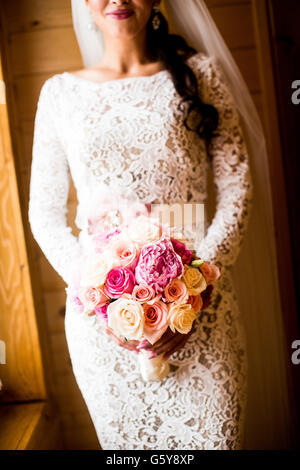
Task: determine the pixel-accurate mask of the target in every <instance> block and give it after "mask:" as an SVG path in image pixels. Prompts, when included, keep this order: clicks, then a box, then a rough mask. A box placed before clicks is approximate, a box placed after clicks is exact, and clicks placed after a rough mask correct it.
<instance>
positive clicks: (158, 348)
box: [136, 323, 195, 361]
mask: <svg viewBox="0 0 300 470" xmlns="http://www.w3.org/2000/svg"><path fill="white" fill-rule="evenodd" d="M194 331H195V326H194V323H193V326H192V329H191V331H190V332H189V333H188V334H186V335H183V334H181V333H178V332H176V333H173V332H172V330H171V329H170V328H168V329H167V331H166V332H165V333H164V334H163V335H162V337H161V338H160V340H159V341H157V342H156V343H155V344H153V345H152V344H151V343H149V341H147V340H143V341H141V342H140V345H138V346H137V347H136V349H137V350H138V351H139V350H141V349H145V350H147V351H152V354H151V355H150V356H149V359H153V358H154V357H156V356H158V355H159V354H163V353H164V355H163V359H164V360H165V361H167V360H168V359H169V357H170V356H171V355H172V354H173V353H174V352H176V351H178V350H179V349H181V348H183V346H184V345H185V343H186V342H187V340H188V339H189V337H190V336H191V334H192V333H194Z"/></svg>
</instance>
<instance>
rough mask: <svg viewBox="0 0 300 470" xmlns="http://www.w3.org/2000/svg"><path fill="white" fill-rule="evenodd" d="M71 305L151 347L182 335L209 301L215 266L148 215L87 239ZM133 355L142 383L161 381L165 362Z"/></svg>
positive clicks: (144, 353)
mask: <svg viewBox="0 0 300 470" xmlns="http://www.w3.org/2000/svg"><path fill="white" fill-rule="evenodd" d="M92 244H93V249H92V250H91V251H90V253H89V254H88V255H87V256H86V257H85V259H84V262H83V264H82V268H81V275H80V282H79V284H78V286H77V290H76V294H75V295H74V293H73V296H72V300H73V302H74V304H76V306H77V308H79V310H80V312H81V313H83V314H85V315H96V316H97V319H99V321H101V322H103V323H104V324H105V325H107V326H108V327H109V328H110V329H111V330H112V331H113V332H114V333H115V334H116V335H117V336H118V337H120V338H125V339H126V341H130V340H141V341H142V340H145V339H146V340H148V341H149V342H150V343H151V344H152V345H153V344H155V343H156V342H157V341H158V340H159V339H160V338H161V337H162V335H163V334H164V333H165V332H166V330H167V329H168V328H170V329H171V330H172V332H179V333H181V334H184V335H185V334H188V333H189V332H190V331H191V329H192V325H193V322H194V320H195V319H196V317H197V315H198V314H199V312H200V310H201V309H202V308H204V307H206V306H207V305H208V303H209V299H210V293H211V290H212V284H213V283H214V282H215V281H216V280H217V279H218V278H219V276H220V272H219V269H218V267H217V266H214V265H212V264H209V263H208V262H205V261H204V260H201V259H199V258H198V257H196V256H195V254H194V252H193V251H191V250H190V249H188V248H187V246H186V244H185V243H184V240H183V239H180V238H175V235H174V233H173V232H172V229H170V228H169V227H166V226H163V225H162V224H160V223H158V221H157V220H155V219H153V218H151V217H150V216H146V215H144V214H143V215H140V216H138V217H136V218H135V219H134V220H133V221H131V222H130V223H128V224H125V225H123V226H119V227H118V228H115V229H113V230H110V231H108V232H106V233H102V234H98V235H95V236H93V243H92ZM149 354H151V353H149V352H148V351H146V350H141V351H140V352H139V354H138V359H139V363H140V368H141V373H142V376H143V378H144V380H162V379H163V378H164V377H165V376H166V375H167V374H168V372H169V364H168V362H167V361H165V360H163V357H162V354H161V355H158V356H156V357H154V358H153V359H150V358H149Z"/></svg>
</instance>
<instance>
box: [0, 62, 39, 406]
mask: <svg viewBox="0 0 300 470" xmlns="http://www.w3.org/2000/svg"><path fill="white" fill-rule="evenodd" d="M0 80H4V76H3V72H2V62H1V58H0ZM0 255H1V264H0V311H1V316H0V332H1V333H0V335H1V339H2V340H3V341H4V342H5V343H6V363H7V364H6V365H5V366H2V368H1V377H2V382H3V384H4V391H3V396H2V400H3V401H11V400H29V399H41V398H44V397H45V386H44V377H43V370H42V360H41V354H40V345H39V338H38V331H37V325H36V321H35V311H34V304H33V297H32V289H31V280H30V275H29V269H28V259H27V252H26V246H25V238H24V231H23V225H22V217H21V207H20V201H19V195H18V187H17V181H16V174H15V166H14V157H13V153H12V147H11V140H10V131H9V122H8V113H7V105H6V104H0Z"/></svg>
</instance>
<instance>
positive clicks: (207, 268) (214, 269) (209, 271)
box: [200, 262, 221, 284]
mask: <svg viewBox="0 0 300 470" xmlns="http://www.w3.org/2000/svg"><path fill="white" fill-rule="evenodd" d="M200 270H201V272H202V274H203V276H204V277H205V280H206V284H212V283H213V282H216V281H217V280H218V279H219V277H220V275H221V273H220V270H219V268H218V266H216V265H214V264H209V263H207V262H205V263H203V264H201V266H200Z"/></svg>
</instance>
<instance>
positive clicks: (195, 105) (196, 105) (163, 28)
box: [147, 10, 219, 140]
mask: <svg viewBox="0 0 300 470" xmlns="http://www.w3.org/2000/svg"><path fill="white" fill-rule="evenodd" d="M154 15H158V18H159V20H160V25H159V28H158V29H156V30H155V29H154V28H153V25H152V20H153V17H154ZM147 44H148V50H149V53H150V55H151V56H152V57H153V59H155V60H157V61H160V62H162V63H163V64H164V66H165V69H167V70H168V71H169V72H170V74H171V76H172V80H173V83H174V86H175V88H176V91H177V92H178V94H179V95H180V96H181V97H182V100H181V102H180V105H179V107H180V109H183V107H182V103H184V102H187V103H189V106H188V108H187V112H186V115H185V116H184V125H185V126H186V128H187V129H188V130H191V131H194V132H197V133H198V135H199V136H200V137H201V138H204V139H205V140H209V139H211V138H212V137H214V136H215V135H216V134H215V133H214V131H215V130H216V129H217V127H218V122H219V113H218V111H217V109H216V108H215V107H214V106H212V105H210V104H206V103H203V101H202V100H201V98H200V96H199V93H198V84H197V77H196V75H195V73H194V72H193V70H192V69H191V67H189V66H188V65H187V63H186V60H187V59H188V58H189V57H191V56H192V55H193V54H195V53H196V52H197V51H196V50H195V49H194V48H193V47H191V46H189V45H188V44H187V42H186V41H185V39H184V38H182V37H181V36H179V35H177V34H170V33H169V25H168V22H167V20H166V18H165V17H164V15H163V14H162V13H161V12H157V13H156V12H155V11H154V10H153V11H152V14H151V17H150V20H149V22H148V25H147ZM191 118H192V119H191ZM189 120H192V121H193V123H194V125H193V126H192V127H191V126H190V124H189Z"/></svg>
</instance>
